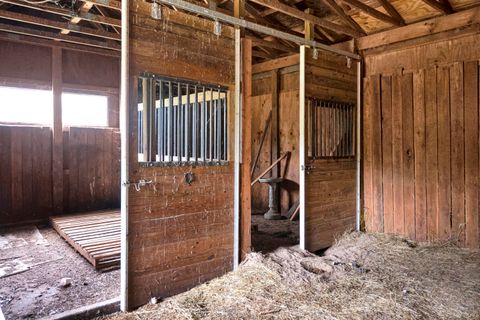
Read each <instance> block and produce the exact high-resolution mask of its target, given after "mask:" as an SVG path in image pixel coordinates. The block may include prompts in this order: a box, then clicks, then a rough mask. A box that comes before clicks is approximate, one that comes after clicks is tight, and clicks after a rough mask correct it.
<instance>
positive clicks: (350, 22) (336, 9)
mask: <svg viewBox="0 0 480 320" xmlns="http://www.w3.org/2000/svg"><path fill="white" fill-rule="evenodd" d="M323 2H324V3H325V4H326V5H327V6H328V7H329V8H330V9H332V11H333V12H335V13H336V14H337V15H338V16H339V17H340V18H341V19H342V20H343V21H345V22H346V23H347V24H348V25H349V26H351V27H352V28H354V29H355V30H357V31H358V32H360V33H361V34H362V35H366V32H365V31H364V30H363V29H362V27H360V25H359V24H358V23H357V22H356V21H355V20H353V18H352V17H350V16H349V15H348V14H346V13H345V11H343V9H342V8H341V7H340V6H339V5H338V4H337V3H336V2H335V1H334V0H323Z"/></svg>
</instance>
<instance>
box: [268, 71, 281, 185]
mask: <svg viewBox="0 0 480 320" xmlns="http://www.w3.org/2000/svg"><path fill="white" fill-rule="evenodd" d="M278 95H279V90H278V69H275V70H273V71H272V125H271V127H270V130H271V139H272V140H271V145H272V146H271V148H272V152H271V153H270V163H272V162H273V161H275V160H276V159H278V157H279V155H280V140H279V132H278V125H279V124H278V98H279V97H278ZM279 175H280V166H275V167H274V168H273V169H272V177H278V176H279Z"/></svg>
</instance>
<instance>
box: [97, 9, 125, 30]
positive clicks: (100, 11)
mask: <svg viewBox="0 0 480 320" xmlns="http://www.w3.org/2000/svg"><path fill="white" fill-rule="evenodd" d="M96 8H97V10H98V12H99V13H100V14H101V15H102V16H103V17H107V14H106V13H105V9H104V8H102V7H99V6H96ZM112 28H113V30H114V31H115V32H116V33H118V34H120V29H119V28H118V27H115V26H112Z"/></svg>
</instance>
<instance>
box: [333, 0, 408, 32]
mask: <svg viewBox="0 0 480 320" xmlns="http://www.w3.org/2000/svg"><path fill="white" fill-rule="evenodd" d="M337 1H338V0H337ZM341 1H342V2H344V3H346V4H348V5H351V6H353V7H355V8H357V9H359V10H360V11H363V12H365V13H366V14H368V15H369V16H372V17H374V18H376V19H378V20H381V21H384V22H387V23H389V24H392V25H396V26H401V25H402V22H401V21H399V20H398V19H396V18H393V17H391V16H389V15H386V14H385V13H383V12H381V11H378V10H377V9H375V8H372V7H370V6H368V5H366V4H364V3H363V2H360V1H359V0H341Z"/></svg>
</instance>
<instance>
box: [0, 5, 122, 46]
mask: <svg viewBox="0 0 480 320" xmlns="http://www.w3.org/2000/svg"><path fill="white" fill-rule="evenodd" d="M0 18H3V19H7V20H11V21H18V22H23V23H28V24H33V25H37V26H42V27H48V28H53V29H58V30H69V31H72V32H75V33H81V34H86V35H89V36H94V37H98V38H103V39H111V40H120V35H119V34H116V33H113V32H108V31H103V30H96V29H92V28H87V27H81V26H78V25H74V24H71V23H69V22H60V21H53V20H49V19H45V18H40V17H34V16H31V15H26V14H23V13H16V12H11V11H7V10H1V9H0Z"/></svg>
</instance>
